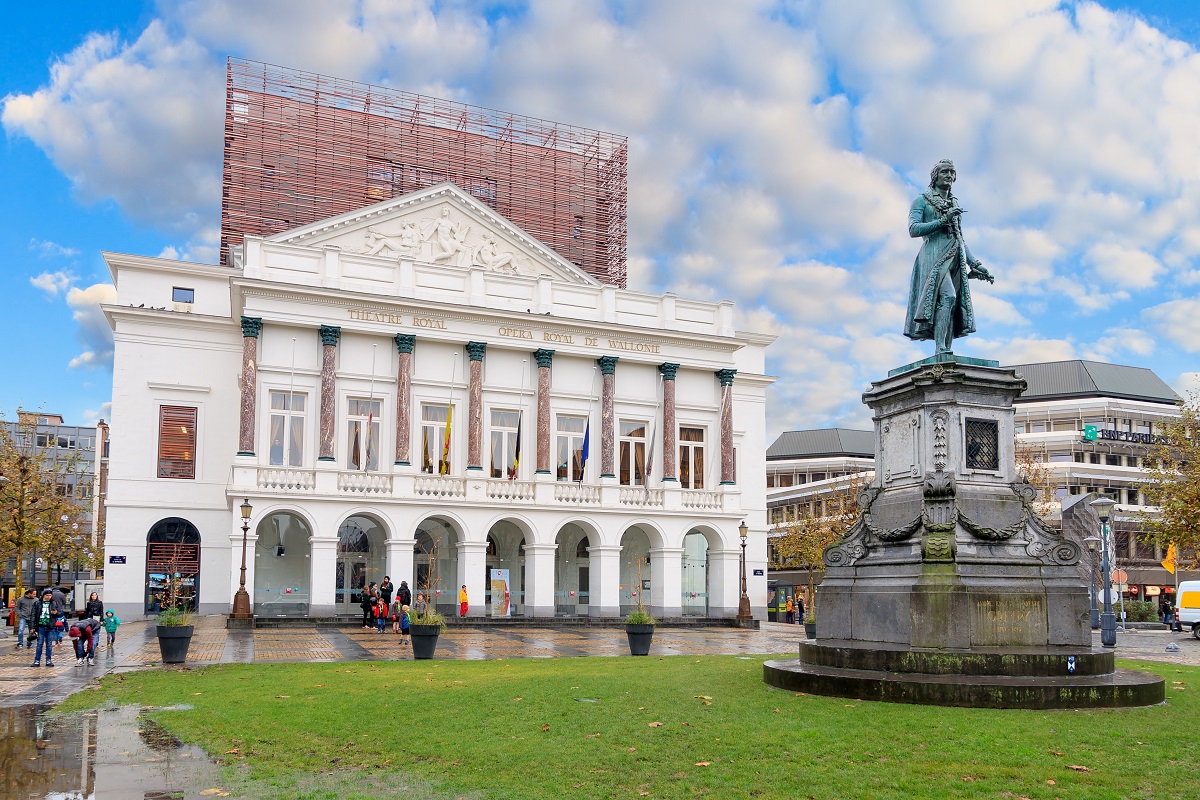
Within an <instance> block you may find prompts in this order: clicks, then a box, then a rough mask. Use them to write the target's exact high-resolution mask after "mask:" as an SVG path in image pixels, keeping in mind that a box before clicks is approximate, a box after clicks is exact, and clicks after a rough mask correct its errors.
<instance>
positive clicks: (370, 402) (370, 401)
mask: <svg viewBox="0 0 1200 800" xmlns="http://www.w3.org/2000/svg"><path fill="white" fill-rule="evenodd" d="M378 347H379V345H377V344H373V345H371V390H370V392H369V393H368V396H367V447H366V450H367V452H366V456H365V458H363V472H366V471H367V469H368V467H370V465H371V426H372V425H373V424H374V423H375V351H376V348H378Z"/></svg>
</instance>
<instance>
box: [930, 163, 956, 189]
mask: <svg viewBox="0 0 1200 800" xmlns="http://www.w3.org/2000/svg"><path fill="white" fill-rule="evenodd" d="M947 167H948V168H949V169H950V173H951V177H950V182H951V183H953V182H954V179H955V178H956V177H958V171H957V170H955V169H954V162H953V161H951V160H950V159H948V158H943V159H942V160H941V161H939V162H937V163H936V164H934V165H933V169H931V170H929V185H930V186H933V185H934V184H936V183H937V176H938V173H939V172H941V171H942V170H943V169H946V168H947Z"/></svg>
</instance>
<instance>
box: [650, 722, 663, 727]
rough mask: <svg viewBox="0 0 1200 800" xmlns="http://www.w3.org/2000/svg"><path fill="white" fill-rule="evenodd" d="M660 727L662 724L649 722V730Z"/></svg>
mask: <svg viewBox="0 0 1200 800" xmlns="http://www.w3.org/2000/svg"><path fill="white" fill-rule="evenodd" d="M662 726H663V724H662V723H661V722H651V723H650V727H651V728H661V727H662Z"/></svg>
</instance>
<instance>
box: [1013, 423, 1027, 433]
mask: <svg viewBox="0 0 1200 800" xmlns="http://www.w3.org/2000/svg"><path fill="white" fill-rule="evenodd" d="M1013 432H1014V433H1024V432H1025V423H1024V422H1018V423H1015V424H1014V425H1013Z"/></svg>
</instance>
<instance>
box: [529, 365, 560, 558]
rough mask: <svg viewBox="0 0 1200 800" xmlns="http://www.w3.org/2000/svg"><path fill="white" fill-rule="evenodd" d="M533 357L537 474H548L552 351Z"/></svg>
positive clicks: (549, 472)
mask: <svg viewBox="0 0 1200 800" xmlns="http://www.w3.org/2000/svg"><path fill="white" fill-rule="evenodd" d="M533 357H534V358H535V359H537V365H538V392H537V474H538V475H550V474H551V471H550V364H551V363H552V362H553V360H554V351H553V350H534V351H533ZM526 546H528V545H526Z"/></svg>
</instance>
